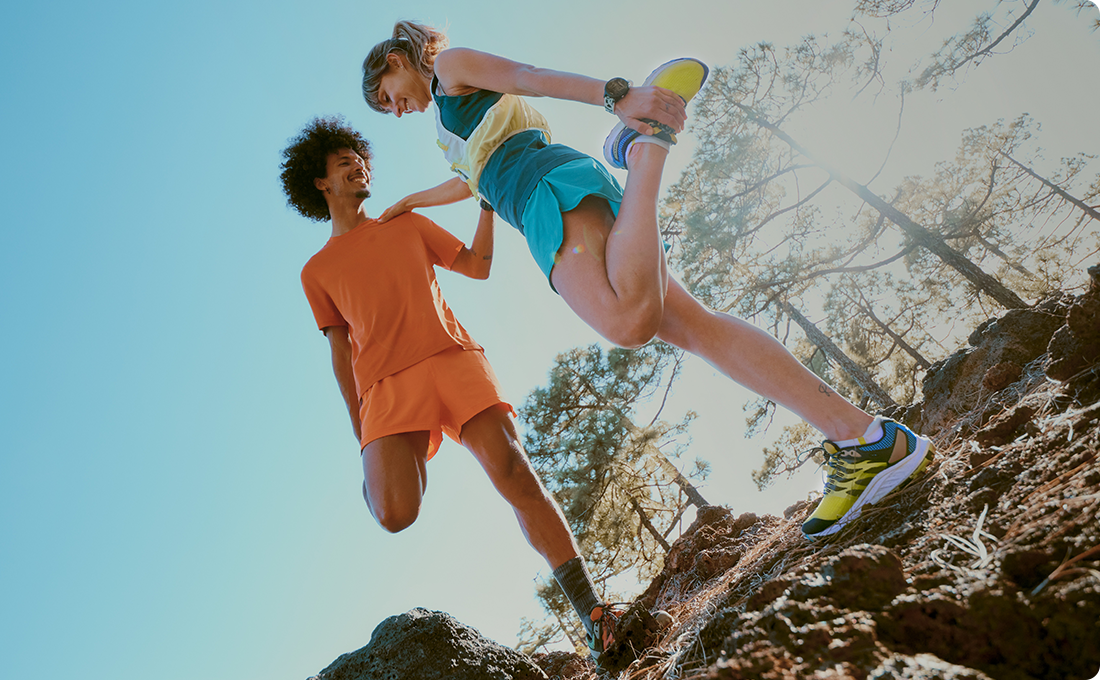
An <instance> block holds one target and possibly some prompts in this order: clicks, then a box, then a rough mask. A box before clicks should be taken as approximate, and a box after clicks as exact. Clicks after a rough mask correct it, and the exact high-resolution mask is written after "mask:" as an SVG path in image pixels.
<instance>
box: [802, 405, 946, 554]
mask: <svg viewBox="0 0 1100 680" xmlns="http://www.w3.org/2000/svg"><path fill="white" fill-rule="evenodd" d="M879 422H880V424H881V425H882V438H881V439H879V440H878V441H875V442H873V443H870V444H867V443H864V442H863V439H862V438H860V439H859V440H858V441H859V443H858V444H854V445H851V446H844V447H840V446H837V445H836V444H835V443H834V442H831V441H829V440H828V439H826V440H825V441H823V442H822V443H821V447H820V450H822V451H824V452H825V464H824V467H825V469H826V470H827V476H826V481H825V495H824V497H823V498H822V499H821V502H820V503H819V504H818V506H817V509H815V510H814V512H813V514H811V515H810V517H809V519H807V520H806V521H805V522H803V524H802V534H803V535H804V536H805V537H806V538H808V539H810V540H813V539H815V538H818V537H821V536H829V535H831V534H835V533H836V532H838V531H840V530H841V528H843V527H844V525H845V524H847V523H848V522H851V521H852V520H854V519H856V518H857V517H859V515H860V513H861V512H862V511H863V506H865V505H868V504H872V503H877V502H878V501H880V500H882V498H883V497H884V496H886V494H888V493H890V492H891V491H893V490H894V489H897V488H898V487H900V486H902V485H903V484H906V483H908V482H909V481H910V480H911V479H913V478H915V477H917V476H918V475H919V474H920V473H921V472H923V471H924V469H925V468H926V467H928V463H929V462H931V460H932V456H933V454H934V453H935V451H936V447H935V446H934V445H933V444H932V441H931V440H930V439H928V438H927V437H921V436H919V435H917V434H914V433H913V431H912V430H910V429H909V428H908V427H906V426H904V425H902V424H901V423H899V422H897V421H895V420H889V419H886V418H880V419H879Z"/></svg>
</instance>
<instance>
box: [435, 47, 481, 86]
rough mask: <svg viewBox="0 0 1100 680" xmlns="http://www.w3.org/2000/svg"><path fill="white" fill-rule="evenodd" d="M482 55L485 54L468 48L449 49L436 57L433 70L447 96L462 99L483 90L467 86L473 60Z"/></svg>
mask: <svg viewBox="0 0 1100 680" xmlns="http://www.w3.org/2000/svg"><path fill="white" fill-rule="evenodd" d="M482 54H484V53H483V52H479V51H477V50H472V49H470V48H468V47H448V48H447V49H445V50H443V51H442V52H440V53H439V54H438V55H436V57H435V63H434V65H433V68H434V70H435V77H436V80H437V81H438V83H439V86H440V88H441V89H442V91H443V94H444V95H445V96H448V97H461V96H464V95H468V94H472V93H474V92H477V91H478V90H480V89H481V88H478V87H473V86H471V85H469V84H467V83H466V79H465V74H466V72H467V71H468V70H469V68H470V62H471V60H476V59H477V58H478V56H479V55H482Z"/></svg>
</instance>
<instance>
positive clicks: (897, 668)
mask: <svg viewBox="0 0 1100 680" xmlns="http://www.w3.org/2000/svg"><path fill="white" fill-rule="evenodd" d="M867 680H992V679H991V678H990V677H989V676H988V675H986V674H985V673H983V672H981V671H978V670H974V669H973V668H966V667H963V666H956V665H955V664H953V663H947V662H946V661H944V660H943V659H941V658H939V657H938V656H936V655H935V654H916V655H914V656H902V655H900V654H898V655H895V656H892V657H890V658H889V659H887V660H886V661H884V662H883V663H882V665H881V666H879V667H878V668H876V669H875V670H873V671H871V674H870V675H868V676H867Z"/></svg>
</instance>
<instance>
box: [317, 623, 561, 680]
mask: <svg viewBox="0 0 1100 680" xmlns="http://www.w3.org/2000/svg"><path fill="white" fill-rule="evenodd" d="M409 678H416V679H417V680H547V677H546V674H545V673H544V672H543V671H542V669H541V668H539V667H538V666H536V665H535V663H534V662H533V661H531V659H530V658H529V657H527V656H524V655H523V654H520V653H519V652H517V651H516V650H514V649H510V648H508V647H504V646H502V645H499V644H497V643H496V642H493V641H492V640H489V639H487V638H484V637H482V636H481V634H479V633H478V632H477V631H476V630H474V629H473V628H470V627H469V626H466V625H463V624H461V623H459V622H458V621H457V620H456V619H455V618H454V617H452V616H451V615H450V614H446V613H444V612H436V611H429V610H427V609H413V610H412V611H409V612H406V613H405V614H401V615H399V616H391V617H390V618H388V619H386V620H385V621H383V622H382V623H380V624H378V627H377V628H375V629H374V632H373V633H371V639H370V642H369V643H368V644H367V645H366V646H365V647H363V648H361V649H359V650H357V651H354V652H350V653H348V654H344V655H343V656H341V657H340V658H338V659H336V661H333V662H332V663H331V664H330V665H329V666H328V668H326V669H324V670H323V671H321V672H320V673H319V674H318V675H315V676H313V677H312V678H310V679H309V680H406V679H409Z"/></svg>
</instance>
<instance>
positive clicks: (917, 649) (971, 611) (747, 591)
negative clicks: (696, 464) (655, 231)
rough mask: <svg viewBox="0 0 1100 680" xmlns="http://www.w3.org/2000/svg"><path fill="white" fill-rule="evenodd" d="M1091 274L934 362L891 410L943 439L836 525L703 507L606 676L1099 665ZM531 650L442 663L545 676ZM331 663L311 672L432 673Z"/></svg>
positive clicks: (797, 513)
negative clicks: (667, 620) (659, 613)
mask: <svg viewBox="0 0 1100 680" xmlns="http://www.w3.org/2000/svg"><path fill="white" fill-rule="evenodd" d="M1090 274H1091V275H1092V281H1093V283H1092V288H1091V289H1090V290H1089V292H1087V293H1086V294H1084V295H1082V296H1080V297H1076V298H1075V297H1071V296H1056V297H1053V298H1050V299H1048V300H1045V301H1044V302H1042V303H1040V304H1038V305H1036V306H1034V307H1032V308H1029V309H1026V310H1014V311H1011V312H1008V313H1007V314H1005V315H1004V316H1002V317H1000V318H998V319H994V320H990V321H988V322H986V323H985V324H982V326H980V327H979V328H978V329H977V330H976V331H975V332H974V334H972V335H971V337H970V346H969V347H967V348H966V349H964V350H961V351H960V352H957V353H956V354H954V355H952V356H951V357H949V358H947V359H945V360H944V361H942V362H940V363H938V364H936V365H935V366H934V367H933V368H932V369H931V370H930V371H929V372H928V376H927V377H926V379H925V383H924V396H925V399H924V401H923V402H922V403H920V404H916V405H914V406H911V407H908V408H904V409H899V410H897V411H896V412H895V413H892V414H891V415H893V417H895V418H898V419H900V420H903V421H905V422H907V423H909V424H911V425H913V426H914V427H915V428H917V429H919V430H920V431H922V432H924V433H927V434H929V435H930V436H932V437H933V439H934V441H935V442H936V445H937V448H938V451H937V454H936V459H935V462H934V463H933V464H932V466H931V467H930V468H929V470H928V472H926V473H925V474H924V475H923V476H922V477H921V478H919V479H918V480H917V481H915V482H914V483H913V484H912V485H910V486H909V487H907V488H905V489H902V490H899V491H896V492H895V493H893V494H891V495H890V496H888V497H886V498H885V499H883V500H882V501H881V502H880V503H878V504H877V505H875V506H872V507H869V508H868V509H866V510H865V511H864V513H863V516H862V517H861V518H860V519H859V520H858V521H856V522H853V523H851V524H850V525H848V526H847V527H846V528H845V529H844V530H843V531H841V532H840V533H838V534H837V535H836V536H833V537H830V538H829V539H827V540H824V541H819V542H814V543H808V542H807V541H806V540H805V539H804V538H803V537H802V535H801V532H800V530H799V526H800V524H801V523H802V521H803V520H804V519H805V518H806V516H807V515H808V514H809V513H810V512H811V511H812V509H813V507H812V504H811V503H806V502H803V503H798V504H795V505H793V506H791V507H790V508H788V509H787V511H786V512H785V513H784V517H774V516H770V515H765V516H756V515H753V514H744V515H741V516H734V515H733V514H732V513H730V511H729V510H728V509H726V508H723V507H714V506H712V507H707V508H703V509H702V510H700V512H699V514H698V517H697V519H696V521H695V522H694V524H693V525H692V526H691V527H690V528H689V529H688V531H687V532H685V534H684V535H683V536H682V537H680V539H679V540H677V541H676V543H675V544H674V545H673V546H672V550H671V551H670V553H669V554H668V556H667V558H666V561H665V568H664V570H663V571H662V572H661V573H660V574H659V575H658V577H657V578H656V579H655V580H654V581H653V583H652V584H651V585H650V586H649V588H648V589H647V590H646V591H645V593H643V595H642V596H641V597H640V598H639V599H638V600H637V601H636V602H635V603H634V605H633V606H632V608H631V610H630V611H629V612H628V614H627V616H625V617H624V623H623V626H622V629H621V630H620V638H621V639H622V640H623V641H624V642H623V644H622V646H621V647H620V648H619V649H617V650H614V653H613V654H612V655H611V657H612V665H613V672H612V673H611V674H609V676H610V677H619V678H622V679H630V680H656V679H657V678H681V679H685V680H686V679H688V678H694V679H699V680H719V679H722V680H726V679H729V680H734V679H741V678H746V679H747V678H761V679H772V678H774V679H787V678H791V679H794V678H798V679H805V678H821V679H824V678H838V679H839V678H853V679H856V680H865V679H871V678H873V679H876V680H877V679H885V678H913V679H916V678H940V679H943V680H985V679H987V678H992V679H994V680H1024V679H1031V678H1042V679H1044V680H1046V679H1050V680H1055V679H1063V678H1064V679H1066V680H1091V679H1092V678H1094V677H1096V676H1097V674H1098V671H1100V521H1098V514H1100V462H1098V461H1097V453H1098V451H1100V266H1098V267H1093V268H1092V269H1090ZM658 609H660V610H664V611H667V612H669V613H670V614H672V615H673V617H674V619H675V622H674V623H673V624H672V625H671V626H670V627H667V628H665V629H663V630H661V629H659V628H658V626H657V624H656V621H655V620H654V619H653V617H652V616H651V615H650V612H652V611H655V610H658ZM375 636H378V632H376V633H375ZM486 642H488V641H486ZM372 644H373V640H372ZM463 644H464V645H465V644H466V643H463ZM488 644H489V645H490V646H492V645H493V643H488ZM364 649H367V648H364ZM362 651H363V650H360V652H362ZM520 656H522V655H520ZM524 658H526V657H524ZM533 661H534V663H535V664H537V665H538V667H539V668H541V671H542V673H545V675H546V677H547V678H550V679H558V680H589V679H590V678H596V677H597V674H596V672H595V670H594V668H593V667H592V665H591V663H590V662H588V660H587V659H583V658H581V657H578V656H576V655H574V654H566V653H554V654H549V655H538V656H536V657H534V659H533ZM448 663H450V662H448ZM525 664H526V661H524V662H523V663H522V664H521V665H520V666H517V670H516V671H515V672H514V673H513V672H512V671H509V670H506V669H505V670H501V671H500V672H501V673H502V675H487V674H482V672H481V671H478V670H471V671H470V674H469V675H464V674H463V673H464V672H465V671H459V670H457V669H456V668H455V666H454V664H451V665H450V666H449V667H450V668H451V669H452V672H451V674H450V675H449V676H447V677H454V678H460V677H461V678H464V677H469V678H480V677H521V676H522V677H538V675H534V676H532V675H531V674H530V670H529V668H530V667H529V666H527V665H525ZM335 665H336V664H334V666H335ZM331 668H332V667H330V669H331ZM494 668H495V667H494ZM330 669H326V671H324V672H322V674H321V675H319V676H317V678H318V679H319V680H343V679H344V678H347V679H348V680H351V679H352V678H360V677H362V678H367V677H371V678H375V677H395V678H396V677H427V676H424V675H422V674H421V673H419V672H417V671H415V670H412V669H408V668H407V669H406V670H407V673H405V672H401V671H395V674H393V675H380V674H371V675H353V674H349V675H335V674H332V673H329V670H330ZM494 672H495V671H494ZM537 672H538V671H537V670H536V673H537ZM326 673H328V674H326ZM432 677H435V676H432Z"/></svg>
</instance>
